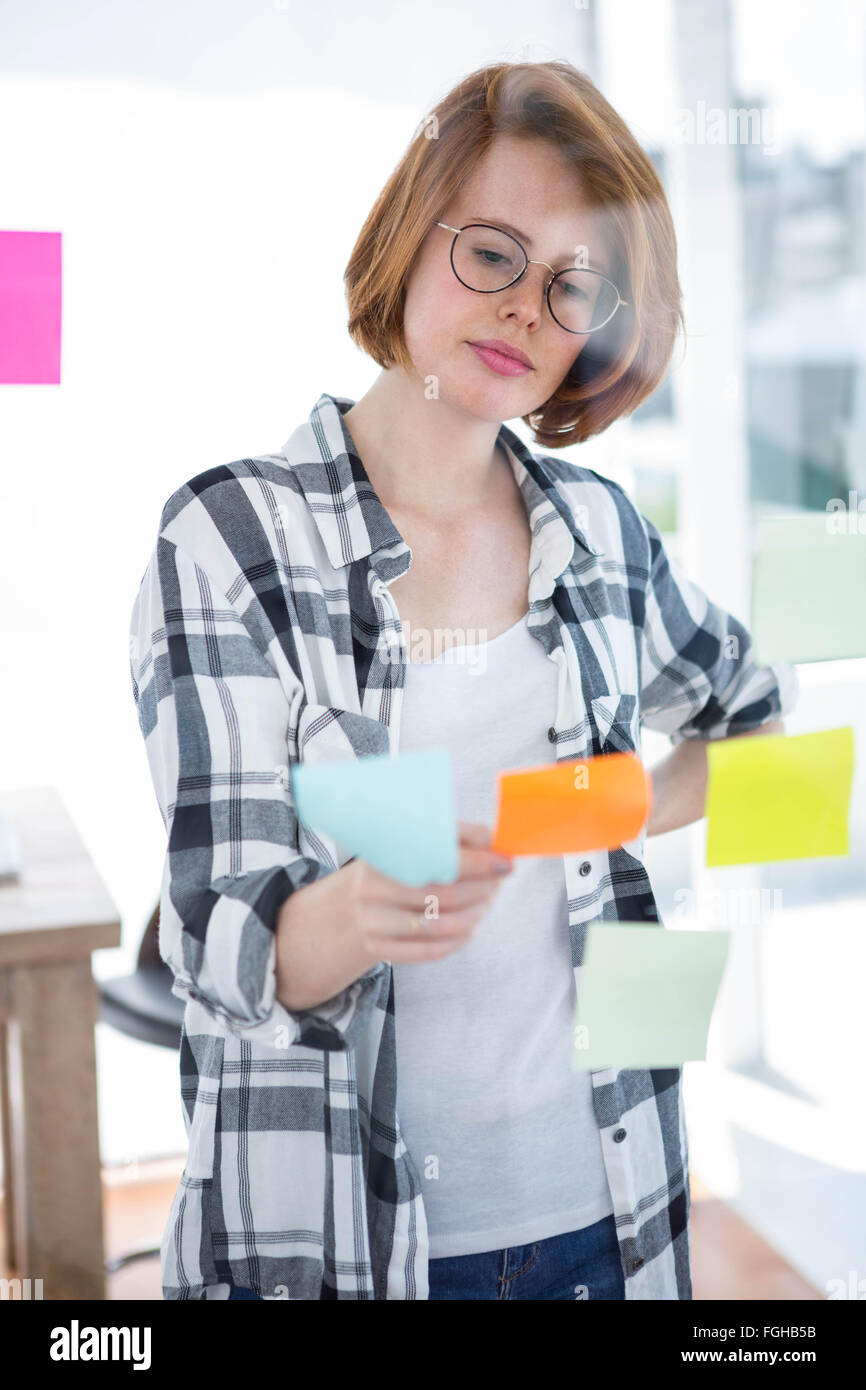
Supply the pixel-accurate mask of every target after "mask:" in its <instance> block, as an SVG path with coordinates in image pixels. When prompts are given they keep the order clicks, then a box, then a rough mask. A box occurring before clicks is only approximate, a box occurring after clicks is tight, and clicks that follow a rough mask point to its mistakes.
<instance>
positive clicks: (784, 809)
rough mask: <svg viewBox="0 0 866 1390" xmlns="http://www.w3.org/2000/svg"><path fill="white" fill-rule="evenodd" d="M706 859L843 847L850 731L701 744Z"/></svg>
mask: <svg viewBox="0 0 866 1390" xmlns="http://www.w3.org/2000/svg"><path fill="white" fill-rule="evenodd" d="M707 770H708V785H707V808H706V809H707V817H708V820H709V825H708V827H707V864H708V865H709V866H710V867H715V866H718V865H720V864H764V863H767V862H769V861H770V860H775V859H820V858H822V857H825V856H827V855H834V854H847V853H848V807H849V803H850V800H851V784H852V782H853V778H854V730H853V729H852V728H850V727H849V726H846V727H845V728H841V729H826V730H822V731H821V732H819V733H814V734H796V735H794V736H793V737H788V736H786V735H784V734H764V735H754V736H750V737H749V738H730V739H721V740H717V741H715V742H709V743H708V744H707Z"/></svg>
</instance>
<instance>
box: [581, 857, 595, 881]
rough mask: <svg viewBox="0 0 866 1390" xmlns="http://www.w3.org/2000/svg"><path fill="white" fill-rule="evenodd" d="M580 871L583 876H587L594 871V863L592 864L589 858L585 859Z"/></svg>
mask: <svg viewBox="0 0 866 1390" xmlns="http://www.w3.org/2000/svg"><path fill="white" fill-rule="evenodd" d="M578 872H579V873H580V874H581V876H582V877H583V878H586V876H587V874H591V873H592V865H591V864H590V862H589V860H588V859H584V861H583V863H582V864H581V866H580V869H579V871H578Z"/></svg>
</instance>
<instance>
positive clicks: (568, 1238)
mask: <svg viewBox="0 0 866 1390" xmlns="http://www.w3.org/2000/svg"><path fill="white" fill-rule="evenodd" d="M428 1272H429V1281H430V1298H431V1299H434V1298H435V1299H439V1298H451V1299H504V1298H520V1299H537V1300H540V1299H545V1300H554V1299H555V1300H558V1301H560V1302H566V1301H567V1302H569V1303H573V1302H575V1301H583V1300H586V1299H599V1298H604V1299H624V1298H625V1280H624V1279H623V1273H622V1261H621V1260H620V1255H619V1245H618V1243H617V1239H616V1225H615V1223H614V1219H613V1217H612V1216H606V1217H604V1218H603V1219H602V1220H601V1221H597V1222H596V1223H595V1225H594V1226H585V1227H584V1228H583V1230H580V1231H571V1232H569V1233H568V1234H567V1235H562V1236H551V1237H550V1238H549V1239H548V1240H539V1241H535V1242H534V1243H531V1244H529V1245H511V1246H508V1248H507V1249H505V1250H485V1251H484V1252H483V1253H482V1254H480V1255H449V1256H447V1257H446V1258H445V1259H441V1260H430V1261H429V1262H428ZM258 1297H259V1295H258V1294H257V1293H253V1291H252V1289H243V1288H237V1287H235V1288H232V1291H231V1293H230V1294H229V1298H258ZM331 1297H333V1295H331Z"/></svg>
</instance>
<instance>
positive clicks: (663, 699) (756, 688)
mask: <svg viewBox="0 0 866 1390" xmlns="http://www.w3.org/2000/svg"><path fill="white" fill-rule="evenodd" d="M640 521H641V524H642V527H643V530H644V533H645V536H646V540H647V545H648V560H647V566H646V570H645V573H646V576H647V583H646V590H645V593H644V595H643V623H642V632H641V641H640V653H641V656H640V662H641V722H642V723H643V724H646V726H647V727H648V728H650V729H655V730H657V731H658V732H660V733H664V734H668V735H669V736H670V738H671V741H672V742H673V743H675V744H677V743H681V742H682V741H683V740H685V739H688V738H695V739H722V738H730V737H733V736H734V735H736V734H741V733H747V732H749V731H750V730H753V729H758V728H760V727H761V725H763V724H767V723H771V722H772V721H774V720H778V719H781V718H783V717H784V716H785V715H786V714H789V713H790V712H791V711H792V710H793V708H794V706H795V705H796V702H797V695H798V682H797V673H796V670H795V669H794V667H793V666H792V665H790V664H789V663H787V662H776V663H774V664H773V665H765V666H762V665H759V664H758V662H757V660H756V658H755V651H754V646H753V643H752V638H751V636H750V634H749V632H748V630H747V629H746V628H745V627H744V626H743V624H742V623H740V622H738V620H737V619H736V618H735V617H733V616H732V615H731V614H730V613H727V612H725V610H724V609H723V608H720V607H719V606H718V605H717V604H715V603H713V602H711V600H710V599H709V598H708V597H707V595H706V594H705V593H704V591H703V590H702V589H701V588H700V587H699V586H698V585H697V584H695V583H693V582H692V581H691V580H690V579H688V578H687V577H686V576H685V575H684V574H683V572H682V570H681V569H680V568H679V566H678V565H677V564H676V563H675V562H674V561H673V560H672V559H671V558H670V556H669V555H668V553H667V551H666V550H665V547H664V544H663V542H662V538H661V536H660V534H659V532H658V530H657V529H656V527H655V526H654V525H653V523H652V522H651V521H649V520H648V519H647V518H646V517H643V516H641V517H640Z"/></svg>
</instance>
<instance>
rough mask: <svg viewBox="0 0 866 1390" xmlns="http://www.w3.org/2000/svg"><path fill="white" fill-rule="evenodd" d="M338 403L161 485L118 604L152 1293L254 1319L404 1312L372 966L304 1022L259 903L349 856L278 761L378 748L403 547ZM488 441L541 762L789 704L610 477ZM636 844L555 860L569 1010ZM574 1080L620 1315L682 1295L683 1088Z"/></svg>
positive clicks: (390, 1117)
mask: <svg viewBox="0 0 866 1390" xmlns="http://www.w3.org/2000/svg"><path fill="white" fill-rule="evenodd" d="M352 404H353V402H352V401H350V400H347V399H344V398H342V397H335V396H330V395H328V394H327V393H325V394H323V395H322V396H320V398H319V400H318V401H317V402H316V404H315V405H314V406H313V408H312V410H311V412H310V415H309V418H308V420H306V421H304V423H302V424H301V425H300V426H299V427H298V428H297V429H296V430H295V432H294V433H293V434H292V435H291V437H290V439H289V440H288V441H287V443H286V444H285V445H284V446H283V449H282V450H281V452H280V453H277V454H267V455H261V456H258V457H256V458H246V459H240V460H238V461H237V462H234V463H229V464H224V465H219V466H217V467H215V468H211V469H208V470H207V471H205V472H203V473H199V474H198V475H197V476H196V477H194V478H192V479H190V480H189V481H188V482H186V483H184V484H183V485H182V486H180V487H179V488H178V489H177V491H175V492H174V493H173V494H172V496H171V497H170V498H169V499H168V501H167V502H166V504H165V507H164V509H163V512H162V516H161V518H160V522H159V529H158V533H157V538H156V543H155V547H154V551H153V553H152V556H151V558H150V560H149V563H148V565H147V568H146V570H145V572H144V576H143V578H142V581H141V586H140V590H139V593H138V595H137V597H136V599H135V603H134V607H133V611H132V618H131V642H130V669H131V675H132V684H133V694H134V698H135V702H136V707H137V712H138V719H139V725H140V728H141V732H142V734H143V736H144V740H145V747H146V751H147V758H148V762H149V766H150V771H151V775H152V778H153V782H154V787H155V790H156V795H157V799H158V802H159V808H160V811H161V813H162V817H163V821H164V823H165V826H166V831H167V837H168V839H167V849H166V857H165V861H164V871H163V877H162V885H161V896H160V907H161V918H160V952H161V955H162V957H163V959H164V960H165V961H167V963H168V964H169V965H170V967H171V969H172V972H173V974H174V977H175V979H174V985H173V992H174V993H175V994H177V995H178V996H179V997H181V998H183V999H185V1000H186V1001H187V1003H186V1011H185V1021H184V1027H183V1034H182V1041H181V1050H180V1078H181V1095H182V1102H183V1107H184V1122H185V1126H186V1130H187V1135H188V1140H189V1153H188V1160H187V1163H186V1166H185V1169H184V1172H183V1175H182V1177H181V1180H180V1184H179V1186H178V1189H177V1192H176V1194H175V1197H174V1201H173V1204H172V1208H171V1213H170V1217H169V1221H168V1224H167V1227H166V1230H165V1235H164V1237H163V1242H162V1282H163V1293H164V1296H165V1298H167V1299H202V1298H214V1297H217V1298H219V1297H223V1298H225V1297H227V1296H228V1292H229V1286H230V1285H232V1284H235V1285H244V1286H247V1287H251V1288H253V1289H255V1290H256V1291H257V1292H259V1293H261V1294H262V1295H263V1296H264V1297H266V1298H286V1297H288V1298H293V1299H294V1298H299V1299H319V1298H320V1297H322V1296H326V1297H327V1296H330V1297H337V1298H343V1299H424V1298H427V1296H428V1282H427V1260H428V1246H427V1236H426V1231H427V1228H426V1220H425V1213H424V1205H423V1200H422V1190H421V1188H422V1185H421V1179H420V1175H419V1173H418V1171H417V1168H416V1166H415V1165H414V1163H413V1161H412V1159H411V1156H410V1155H409V1153H408V1151H407V1148H406V1145H405V1143H404V1141H403V1137H402V1134H401V1130H400V1120H399V1117H398V1115H397V1111H396V1104H395V1097H396V1058H395V1036H394V995H393V990H392V981H391V967H390V965H389V964H388V963H387V962H379V963H378V964H377V965H376V966H375V967H374V968H373V969H371V970H369V971H367V972H366V974H364V975H361V976H360V977H359V978H358V979H357V980H355V981H353V982H352V983H351V984H350V985H349V986H348V987H347V988H346V989H344V990H343V991H342V992H341V993H340V994H338V995H336V996H335V997H334V998H332V999H329V1000H327V1001H325V1002H323V1003H322V1004H320V1005H318V1006H317V1007H316V1008H315V1009H312V1010H309V1011H300V1012H289V1011H287V1010H286V1009H285V1008H284V1007H283V1006H282V1005H281V1004H280V1003H279V1002H278V1000H277V999H276V997H275V925H276V921H277V916H278V911H279V908H280V906H281V904H282V903H283V902H284V901H285V899H286V898H287V897H288V895H289V894H290V893H291V892H293V891H294V890H295V889H297V888H302V887H303V886H304V885H305V884H308V883H312V882H313V881H314V880H316V879H319V878H321V877H322V876H323V875H325V874H329V873H331V872H333V871H334V870H335V869H338V868H340V867H341V866H342V865H343V864H344V863H346V862H347V861H348V858H349V856H347V855H345V854H343V853H341V851H340V850H339V848H338V847H337V846H336V845H335V844H334V843H333V841H331V840H330V839H329V838H327V837H325V836H323V835H319V834H316V833H314V832H313V831H310V830H307V829H306V828H305V827H304V826H301V825H300V824H299V823H298V820H297V817H296V815H295V811H294V807H293V803H292V799H291V789H290V779H289V776H288V769H289V766H290V765H291V764H292V763H293V762H295V761H301V762H315V761H327V760H328V759H335V758H336V759H340V758H347V757H352V756H356V757H357V756H367V755H371V754H381V753H391V754H394V753H396V752H397V751H398V741H399V729H400V709H401V701H402V694H403V685H404V677H405V660H406V653H405V646H404V642H405V637H404V635H403V633H402V630H401V628H400V624H399V619H398V613H397V608H396V606H395V603H394V599H393V598H392V596H391V594H390V591H389V589H388V585H389V583H390V582H391V581H392V580H393V579H395V578H396V577H397V576H399V575H401V574H403V573H404V572H405V571H406V570H407V569H408V567H409V562H410V550H409V547H408V546H407V545H406V543H405V541H404V540H403V539H402V537H401V536H400V534H399V532H398V531H397V530H396V528H395V526H394V524H393V522H392V521H391V520H390V518H389V516H388V514H387V512H386V511H385V509H384V507H383V506H382V503H381V502H380V501H379V499H378V497H377V496H376V494H375V492H374V490H373V487H372V485H371V483H370V480H369V478H368V476H367V474H366V472H365V470H364V467H363V465H362V463H361V460H360V458H359V456H358V453H357V451H356V449H355V447H354V444H353V442H352V439H351V436H350V434H349V432H348V427H347V426H346V424H345V422H344V421H343V418H342V416H343V413H344V412H345V411H346V410H348V409H349V408H350V406H351V405H352ZM498 442H499V443H500V445H502V446H503V447H504V448H505V450H506V453H507V456H508V458H509V461H510V463H511V467H512V469H513V471H514V476H515V478H516V480H517V482H518V484H519V487H520V492H521V496H522V498H523V501H524V504H525V506H526V511H527V516H528V520H529V525H530V528H531V553H530V562H529V616H528V619H527V622H528V627H529V630H530V631H531V632H532V634H533V635H534V636H535V637H537V639H538V641H539V642H541V644H542V646H543V648H544V651H545V653H546V654H547V656H548V657H549V658H550V660H551V661H555V662H556V664H557V667H558V699H557V717H556V724H555V726H554V727H552V728H551V729H550V730H549V735H548V736H549V738H550V740H551V743H552V745H553V746H552V748H551V756H552V757H555V758H556V759H558V760H561V759H572V758H585V757H590V756H597V755H600V754H604V753H606V752H610V751H618V750H633V751H636V752H638V753H639V752H640V726H641V725H642V724H645V725H647V726H648V727H649V728H651V729H656V730H660V731H662V732H664V733H666V734H668V735H670V736H671V738H672V740H673V741H674V742H679V741H680V740H681V739H685V738H700V739H719V738H726V737H728V736H729V735H732V734H737V733H741V732H745V731H747V730H750V729H755V728H757V727H759V726H760V725H762V724H764V723H766V722H767V721H770V720H773V719H776V718H778V717H780V716H782V715H783V714H784V713H786V712H787V711H788V710H789V709H790V708H791V707H792V705H793V702H794V697H795V694H796V681H795V677H794V672H793V669H792V668H791V667H789V666H786V665H778V666H775V667H768V666H758V665H757V664H756V661H755V658H754V655H753V652H752V648H751V642H750V638H749V634H748V632H747V631H746V630H745V629H744V628H743V626H742V625H741V624H740V623H739V622H737V621H736V619H734V618H733V617H732V616H731V615H729V614H728V613H726V612H724V611H723V610H722V609H720V608H719V607H717V606H715V605H714V604H713V603H711V602H710V601H709V599H708V598H707V597H706V595H705V594H704V593H703V592H702V591H701V590H700V589H699V588H698V587H697V586H696V585H695V584H693V583H691V582H690V581H689V580H688V579H687V578H686V577H685V576H684V575H683V574H682V573H681V572H680V571H679V570H678V569H677V567H676V566H675V565H674V564H673V562H672V561H671V560H670V559H669V557H668V556H667V554H666V552H665V549H664V547H663V544H662V541H661V538H660V536H659V533H658V531H657V530H656V528H655V527H654V526H653V525H652V523H651V522H649V521H648V520H646V519H645V518H644V517H643V516H642V515H641V514H640V513H639V512H638V511H637V510H636V508H635V507H634V505H633V504H632V502H630V501H629V498H628V497H627V495H626V493H625V492H624V491H623V489H622V488H621V487H620V486H619V485H618V484H616V483H614V482H612V481H611V480H609V479H607V478H604V477H602V476H601V475H600V474H598V473H596V472H594V471H593V470H592V469H589V468H582V467H580V466H578V465H576V464H574V463H572V462H570V461H567V460H565V459H563V458H560V457H557V456H555V455H541V454H535V453H533V452H531V451H530V450H529V449H528V448H527V447H526V446H525V444H524V443H523V442H522V441H521V439H520V438H519V437H518V436H517V435H516V434H515V433H514V432H513V431H512V430H510V429H508V428H507V427H506V426H504V425H503V426H502V428H501V430H500V433H499V437H498ZM644 833H645V832H644ZM643 842H644V834H642V835H641V837H640V838H639V839H638V840H636V841H634V842H632V843H631V844H629V845H624V846H623V847H621V848H619V849H615V850H612V851H609V852H598V853H591V854H569V855H564V856H563V867H564V872H565V881H566V886H567V895H568V925H569V934H570V940H571V953H572V962H573V969H574V974H575V985H576V989H577V993H578V998H579V997H580V971H581V958H582V954H583V948H584V941H585V936H586V929H587V925H588V923H589V922H590V921H592V920H593V919H601V920H605V921H610V920H622V921H638V922H640V921H658V920H659V918H658V911H657V907H656V903H655V900H654V897H653V892H652V889H651V887H650V882H649V878H648V876H647V873H646V870H645V868H644V865H643V862H642V850H643ZM418 968H419V969H423V966H419V967H418ZM466 1066H467V1067H471V1066H472V1057H471V1055H467V1057H466ZM591 1077H592V1086H593V1103H594V1108H595V1115H596V1119H597V1121H598V1127H599V1131H600V1136H601V1144H602V1152H603V1158H604V1164H605V1169H606V1172H607V1178H608V1182H609V1185H610V1192H611V1199H612V1203H613V1207H614V1216H615V1221H616V1230H617V1235H618V1239H619V1246H620V1253H621V1258H622V1268H623V1273H624V1276H625V1290H626V1298H627V1299H689V1298H690V1297H691V1273H690V1258H689V1201H690V1198H689V1183H688V1139H687V1134H686V1128H685V1122H684V1115H683V1095H682V1068H657V1069H654V1070H649V1071H638V1070H630V1071H619V1070H616V1069H612V1068H608V1069H606V1070H603V1071H595V1072H592V1073H591ZM574 1161H575V1163H579V1162H580V1155H579V1154H575V1156H574ZM518 1216H519V1213H515V1219H516V1218H517V1217H518ZM323 1291H324V1295H323Z"/></svg>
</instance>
